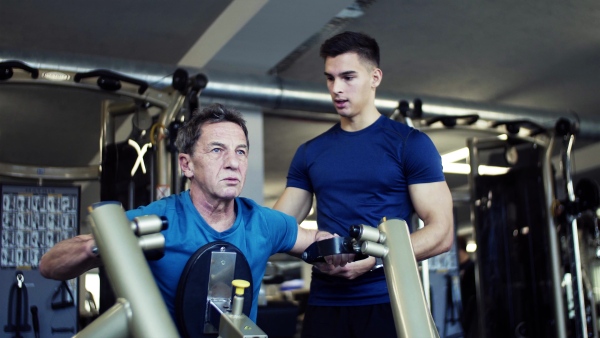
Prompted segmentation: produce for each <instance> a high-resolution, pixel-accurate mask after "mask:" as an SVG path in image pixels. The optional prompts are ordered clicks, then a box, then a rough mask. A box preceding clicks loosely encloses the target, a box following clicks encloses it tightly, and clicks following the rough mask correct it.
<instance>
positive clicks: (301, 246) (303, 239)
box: [289, 226, 333, 257]
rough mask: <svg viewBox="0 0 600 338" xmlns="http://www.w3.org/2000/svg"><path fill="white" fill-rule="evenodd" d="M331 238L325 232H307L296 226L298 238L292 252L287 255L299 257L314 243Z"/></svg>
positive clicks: (307, 230)
mask: <svg viewBox="0 0 600 338" xmlns="http://www.w3.org/2000/svg"><path fill="white" fill-rule="evenodd" d="M331 237H333V236H332V235H331V234H330V233H329V232H327V231H320V230H309V229H304V228H302V227H301V226H298V237H297V239H296V244H295V245H294V247H293V248H292V250H290V252H289V254H291V255H294V256H297V257H300V256H301V255H302V253H303V252H304V251H305V250H306V248H308V246H309V245H311V244H313V243H314V242H316V241H321V240H323V239H327V238H331Z"/></svg>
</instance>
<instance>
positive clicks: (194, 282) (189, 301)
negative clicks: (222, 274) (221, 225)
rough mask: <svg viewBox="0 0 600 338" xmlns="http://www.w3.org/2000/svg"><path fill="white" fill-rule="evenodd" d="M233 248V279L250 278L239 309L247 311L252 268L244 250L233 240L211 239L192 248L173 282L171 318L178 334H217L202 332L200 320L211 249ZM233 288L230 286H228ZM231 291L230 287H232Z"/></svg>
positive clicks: (203, 316) (249, 304)
mask: <svg viewBox="0 0 600 338" xmlns="http://www.w3.org/2000/svg"><path fill="white" fill-rule="evenodd" d="M215 251H218V252H235V253H236V254H237V255H236V259H235V270H234V275H233V278H234V279H243V280H247V281H248V282H250V287H248V288H247V289H246V291H245V293H244V308H243V313H244V314H245V315H247V316H249V315H250V309H251V308H252V299H253V298H254V292H253V290H252V272H251V271H250V266H249V265H248V261H247V260H246V257H244V254H242V252H241V251H240V250H239V249H238V248H237V247H236V246H235V245H233V244H230V243H226V242H220V241H219V242H212V243H209V244H206V245H204V246H203V247H201V248H200V249H198V251H196V252H195V253H194V254H193V255H192V257H190V259H189V260H188V262H187V264H186V266H185V268H184V269H183V273H182V274H181V278H180V279H179V285H178V286H177V294H176V295H175V319H176V322H177V328H178V329H179V333H180V334H181V336H182V337H216V336H217V334H205V333H204V321H205V318H206V312H207V297H208V295H207V292H208V282H209V272H210V263H211V256H212V253H213V252H215ZM232 290H233V287H232ZM232 294H233V291H232Z"/></svg>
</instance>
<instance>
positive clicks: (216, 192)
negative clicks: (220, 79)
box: [39, 104, 346, 320]
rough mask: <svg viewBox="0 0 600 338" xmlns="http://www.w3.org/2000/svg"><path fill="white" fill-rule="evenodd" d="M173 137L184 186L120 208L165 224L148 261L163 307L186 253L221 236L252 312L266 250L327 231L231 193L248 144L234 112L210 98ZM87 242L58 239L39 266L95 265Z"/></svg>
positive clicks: (52, 271)
mask: <svg viewBox="0 0 600 338" xmlns="http://www.w3.org/2000/svg"><path fill="white" fill-rule="evenodd" d="M176 143H177V147H178V149H179V151H180V154H179V165H180V166H181V170H182V172H183V174H184V175H185V176H186V177H187V178H188V179H189V180H190V183H191V184H190V189H189V190H187V191H184V192H182V193H180V194H178V195H172V196H169V197H167V198H163V199H161V200H159V201H156V202H153V203H151V204H149V205H147V206H145V207H141V208H138V209H134V210H130V211H128V212H127V216H128V217H129V218H130V219H133V218H135V217H137V216H141V215H149V214H154V215H158V216H166V217H167V220H168V222H169V227H168V229H167V230H165V231H163V232H162V233H163V235H164V236H165V254H164V256H163V257H162V258H161V259H159V260H157V261H149V262H148V263H149V265H150V269H151V270H152V273H153V275H154V278H155V280H156V283H157V285H158V287H159V289H160V291H161V293H162V295H163V298H164V300H165V303H166V305H167V308H168V310H169V312H170V313H171V315H173V316H174V313H175V310H174V302H175V294H176V290H177V285H178V282H179V277H180V276H181V273H182V271H183V269H184V267H185V265H186V263H187V261H188V259H189V258H190V257H191V256H192V255H193V254H194V253H195V252H196V250H198V249H199V248H201V247H202V246H204V245H205V244H208V243H211V242H215V241H219V240H222V241H225V242H228V243H231V244H233V245H235V246H236V247H237V248H238V249H240V251H242V253H243V254H244V256H245V257H246V259H247V260H248V264H249V266H250V269H251V271H252V276H253V286H254V299H253V306H252V310H251V313H250V316H249V317H250V318H251V319H252V320H256V311H257V305H258V302H257V299H258V294H259V289H260V285H261V281H262V278H263V276H264V273H265V268H266V264H267V261H268V259H269V257H270V256H271V255H273V254H275V253H277V252H289V253H292V254H296V255H299V254H301V253H302V252H303V251H304V250H305V248H306V247H308V246H309V245H310V244H311V243H313V242H314V241H315V240H321V239H326V238H330V237H332V236H331V235H330V234H328V233H326V232H322V231H320V232H316V231H308V230H306V229H303V228H300V227H298V224H297V223H296V220H295V219H294V218H293V217H290V216H287V215H285V214H283V213H281V212H278V211H275V210H271V209H268V208H265V207H262V206H260V205H258V204H256V203H255V202H254V201H252V200H249V199H246V198H241V197H238V196H239V194H240V193H241V191H242V187H243V186H244V181H245V179H246V169H247V168H248V151H249V142H248V130H247V129H246V125H245V121H244V120H243V119H242V117H241V115H240V114H239V113H238V112H236V111H233V110H228V109H227V108H225V107H223V106H221V105H218V104H216V105H213V106H210V107H208V108H205V109H204V110H203V111H202V112H200V113H197V114H195V115H193V116H192V118H191V119H190V120H189V121H188V122H186V123H185V125H184V126H183V127H182V129H181V130H180V131H179V133H178V135H177V141H176ZM94 246H95V242H94V239H93V237H92V235H89V234H88V235H80V236H77V237H74V238H72V239H68V240H65V241H62V242H60V243H58V244H57V245H55V246H54V247H53V248H52V249H51V250H50V251H48V252H47V253H46V254H45V255H44V256H43V257H42V259H41V261H40V266H39V268H40V272H41V274H42V275H43V276H45V277H46V278H52V279H58V280H65V279H70V278H74V277H77V276H79V275H80V274H82V273H83V272H85V271H87V270H89V269H91V268H93V267H97V266H100V264H101V260H100V258H99V257H97V256H96V255H95V254H94V253H93V252H92V248H93V247H94ZM327 259H328V260H329V262H331V263H332V264H334V265H344V264H345V263H346V262H345V261H343V260H344V259H346V257H345V256H343V255H336V256H331V257H327ZM207 273H208V271H207Z"/></svg>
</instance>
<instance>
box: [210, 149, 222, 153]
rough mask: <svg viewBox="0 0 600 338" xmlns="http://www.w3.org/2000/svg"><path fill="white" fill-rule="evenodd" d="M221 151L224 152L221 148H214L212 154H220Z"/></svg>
mask: <svg viewBox="0 0 600 338" xmlns="http://www.w3.org/2000/svg"><path fill="white" fill-rule="evenodd" d="M221 151H223V150H222V149H221V148H213V149H211V150H210V152H211V153H220V152H221Z"/></svg>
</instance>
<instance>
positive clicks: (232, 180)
mask: <svg viewBox="0 0 600 338" xmlns="http://www.w3.org/2000/svg"><path fill="white" fill-rule="evenodd" d="M223 181H224V182H225V183H227V184H238V183H240V180H239V179H237V178H235V177H227V178H224V179H223Z"/></svg>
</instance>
